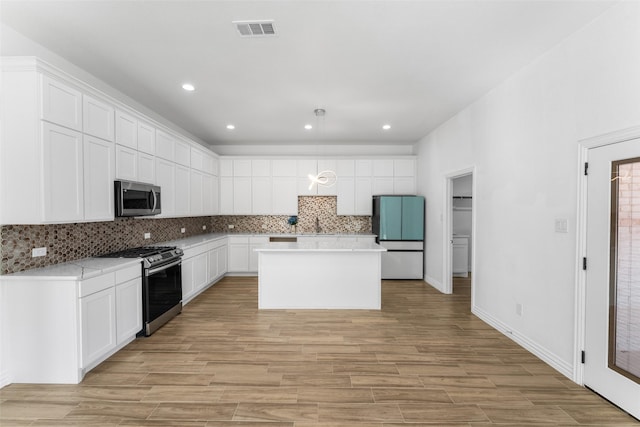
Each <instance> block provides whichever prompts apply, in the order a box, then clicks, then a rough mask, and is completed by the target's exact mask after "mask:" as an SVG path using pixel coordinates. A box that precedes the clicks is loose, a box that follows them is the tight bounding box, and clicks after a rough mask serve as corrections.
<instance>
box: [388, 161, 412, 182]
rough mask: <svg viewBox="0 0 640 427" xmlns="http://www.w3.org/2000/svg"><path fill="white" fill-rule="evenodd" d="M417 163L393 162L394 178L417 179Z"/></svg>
mask: <svg viewBox="0 0 640 427" xmlns="http://www.w3.org/2000/svg"><path fill="white" fill-rule="evenodd" d="M415 175H416V161H415V159H394V160H393V176H395V177H411V178H413V177H415Z"/></svg>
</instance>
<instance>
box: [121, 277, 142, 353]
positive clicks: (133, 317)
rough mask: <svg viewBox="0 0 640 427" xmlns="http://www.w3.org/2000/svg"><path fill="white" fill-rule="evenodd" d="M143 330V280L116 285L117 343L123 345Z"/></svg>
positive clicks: (138, 279)
mask: <svg viewBox="0 0 640 427" xmlns="http://www.w3.org/2000/svg"><path fill="white" fill-rule="evenodd" d="M141 330H142V280H141V279H140V277H138V278H136V279H131V280H129V281H126V282H124V283H120V284H117V285H116V343H117V344H122V343H124V342H126V341H127V340H130V339H131V337H134V336H136V334H137V333H138V332H140V331H141Z"/></svg>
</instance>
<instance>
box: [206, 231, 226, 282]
mask: <svg viewBox="0 0 640 427" xmlns="http://www.w3.org/2000/svg"><path fill="white" fill-rule="evenodd" d="M208 253H209V282H210V283H211V282H214V281H216V280H217V279H219V278H221V277H222V276H223V275H224V273H226V272H227V241H226V239H221V240H217V241H215V242H213V243H212V244H211V248H210V249H209V252H208Z"/></svg>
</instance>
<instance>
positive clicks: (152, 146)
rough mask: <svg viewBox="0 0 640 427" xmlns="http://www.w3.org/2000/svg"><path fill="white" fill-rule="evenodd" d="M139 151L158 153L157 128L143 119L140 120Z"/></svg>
mask: <svg viewBox="0 0 640 427" xmlns="http://www.w3.org/2000/svg"><path fill="white" fill-rule="evenodd" d="M138 151H140V152H142V153H147V154H151V155H153V154H155V153H156V128H154V127H153V126H152V125H150V124H149V123H145V122H143V121H138Z"/></svg>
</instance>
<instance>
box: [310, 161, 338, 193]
mask: <svg viewBox="0 0 640 427" xmlns="http://www.w3.org/2000/svg"><path fill="white" fill-rule="evenodd" d="M337 166H338V162H337V160H327V159H319V160H318V173H321V172H323V171H329V172H330V171H333V172H336V184H334V185H330V186H326V185H314V187H316V192H317V194H318V196H335V195H337V194H338V186H337V177H338V174H337V171H336V169H337Z"/></svg>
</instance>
